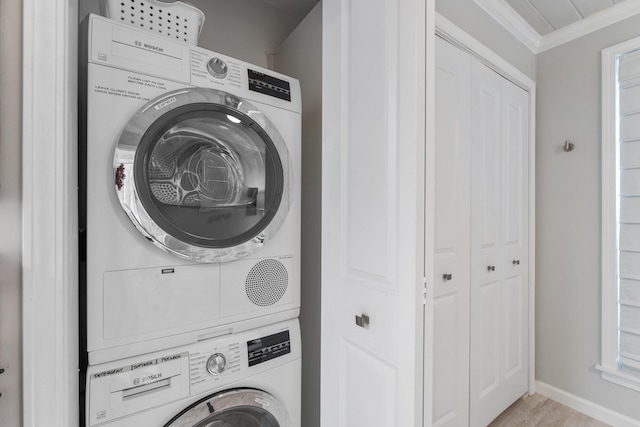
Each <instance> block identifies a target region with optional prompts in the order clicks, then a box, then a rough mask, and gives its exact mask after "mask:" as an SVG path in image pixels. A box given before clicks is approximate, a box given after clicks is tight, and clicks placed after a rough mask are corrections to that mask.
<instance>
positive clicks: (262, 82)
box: [247, 69, 291, 102]
mask: <svg viewBox="0 0 640 427" xmlns="http://www.w3.org/2000/svg"><path fill="white" fill-rule="evenodd" d="M247 71H248V73H249V90H252V91H254V92H258V93H264V94H265V95H269V96H273V97H275V98H280V99H284V100H285V101H289V102H291V86H290V85H289V82H287V81H285V80H282V79H279V78H277V77H273V76H269V75H267V74H264V73H260V72H258V71H253V70H251V69H249V70H247Z"/></svg>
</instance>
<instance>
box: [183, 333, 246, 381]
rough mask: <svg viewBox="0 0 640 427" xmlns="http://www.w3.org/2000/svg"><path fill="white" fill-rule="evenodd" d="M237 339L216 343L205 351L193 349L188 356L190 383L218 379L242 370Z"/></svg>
mask: <svg viewBox="0 0 640 427" xmlns="http://www.w3.org/2000/svg"><path fill="white" fill-rule="evenodd" d="M240 346H241V343H240V342H239V341H233V342H229V343H227V344H226V345H223V346H219V345H216V346H214V347H212V348H211V349H207V350H205V351H194V352H192V353H191V357H190V358H189V365H190V366H189V374H190V379H191V385H192V386H195V385H198V384H202V383H213V382H217V381H220V380H221V379H222V378H226V377H227V376H230V375H232V374H234V373H237V372H240V371H241V370H242V357H241V356H242V352H241V350H240Z"/></svg>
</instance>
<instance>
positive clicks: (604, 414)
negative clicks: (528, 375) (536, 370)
mask: <svg viewBox="0 0 640 427" xmlns="http://www.w3.org/2000/svg"><path fill="white" fill-rule="evenodd" d="M537 390H538V393H540V394H542V395H543V396H546V397H548V398H550V399H552V400H555V401H556V402H559V403H562V404H563V405H565V406H568V407H570V408H572V409H575V410H576V411H579V412H582V413H583V414H586V415H588V416H590V417H591V418H595V419H597V420H600V421H602V422H604V423H607V424H609V425H612V426H616V427H640V420H636V419H634V418H631V417H628V416H626V415H623V414H621V413H619V412H616V411H612V410H611V409H609V408H605V407H604V406H601V405H598V404H597V403H594V402H591V401H590V400H586V399H583V398H581V397H578V396H576V395H574V394H571V393H568V392H566V391H564V390H560V389H559V388H556V387H554V386H552V385H549V384H546V383H543V382H540V381H538V383H537Z"/></svg>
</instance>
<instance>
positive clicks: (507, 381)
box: [501, 79, 529, 410]
mask: <svg viewBox="0 0 640 427" xmlns="http://www.w3.org/2000/svg"><path fill="white" fill-rule="evenodd" d="M502 114H503V123H504V124H503V127H502V129H503V132H504V133H503V141H504V142H503V145H502V148H503V159H504V162H505V163H504V164H503V167H502V170H503V171H504V179H503V190H502V194H503V209H504V212H503V214H502V250H503V258H502V265H503V266H504V267H503V270H502V272H501V276H502V280H503V284H502V288H503V304H504V307H503V312H502V315H503V318H502V322H503V324H504V326H503V328H504V331H503V333H504V336H503V347H502V350H503V355H504V361H503V362H502V363H503V366H502V375H503V378H502V379H503V385H502V387H503V390H504V402H505V403H504V404H505V405H507V406H508V405H510V404H511V403H512V402H514V401H515V400H516V399H518V398H519V397H520V396H522V395H523V394H525V393H526V392H527V390H528V371H529V364H528V360H529V357H528V348H529V345H528V339H529V338H528V337H529V327H528V326H529V322H528V319H529V313H528V310H529V286H528V283H529V262H528V260H529V256H528V253H529V251H528V248H529V230H528V221H529V217H528V213H529V209H528V206H529V180H528V177H529V156H528V140H529V94H528V93H527V92H526V91H525V90H523V89H522V88H520V87H518V86H516V85H514V84H513V83H511V82H509V81H508V80H506V79H503V113H502ZM507 406H505V407H504V408H502V409H503V410H504V409H506V407H507Z"/></svg>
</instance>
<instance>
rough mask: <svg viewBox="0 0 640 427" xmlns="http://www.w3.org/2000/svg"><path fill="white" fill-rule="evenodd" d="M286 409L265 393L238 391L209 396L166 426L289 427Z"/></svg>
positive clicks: (252, 390) (165, 426) (246, 390)
mask: <svg viewBox="0 0 640 427" xmlns="http://www.w3.org/2000/svg"><path fill="white" fill-rule="evenodd" d="M285 419H286V411H285V408H284V407H283V406H282V405H281V404H280V402H278V401H277V400H276V399H275V398H274V397H273V396H271V395H270V394H268V393H265V392H264V391H261V390H255V389H236V390H230V391H226V392H222V393H218V394H214V395H211V396H208V397H206V398H204V399H202V400H200V401H198V402H196V403H194V404H193V405H191V406H190V407H188V408H186V409H185V410H184V411H183V412H181V413H180V414H178V415H176V416H175V417H174V418H173V419H172V420H171V421H169V422H168V423H167V424H165V425H164V427H286V426H287V424H286V421H285Z"/></svg>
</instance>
